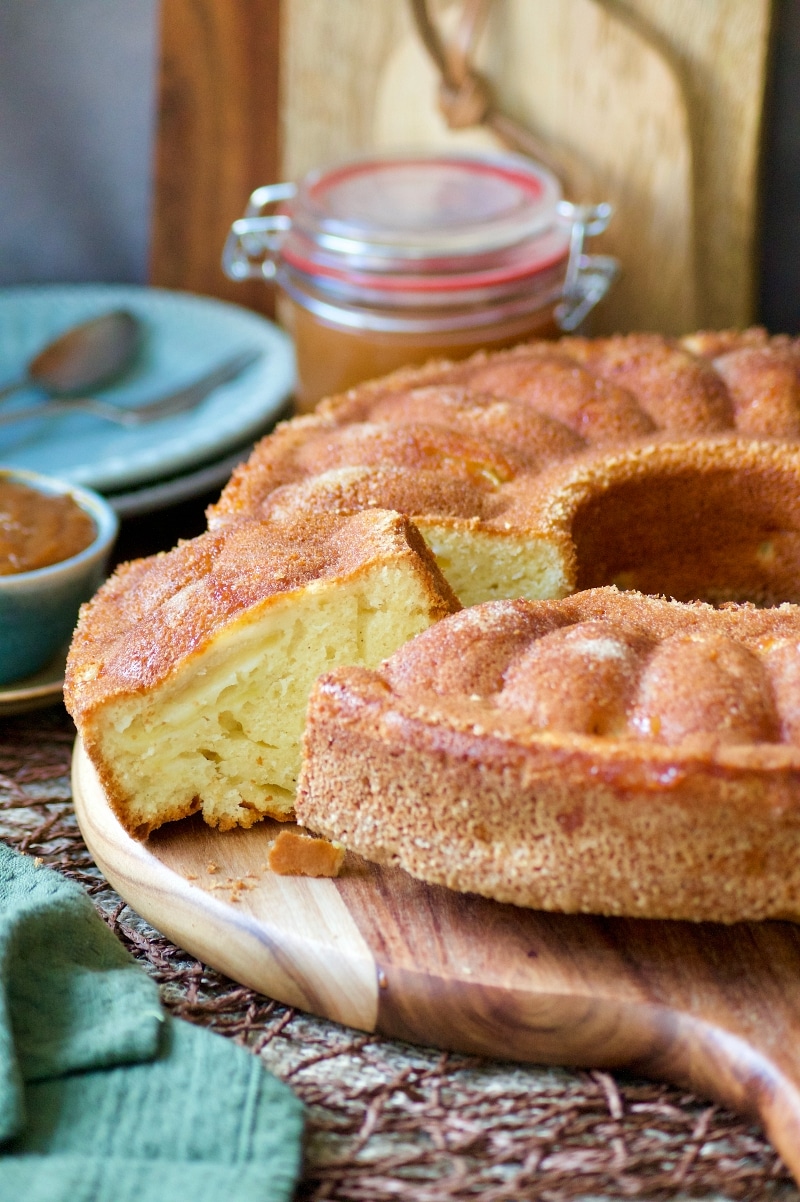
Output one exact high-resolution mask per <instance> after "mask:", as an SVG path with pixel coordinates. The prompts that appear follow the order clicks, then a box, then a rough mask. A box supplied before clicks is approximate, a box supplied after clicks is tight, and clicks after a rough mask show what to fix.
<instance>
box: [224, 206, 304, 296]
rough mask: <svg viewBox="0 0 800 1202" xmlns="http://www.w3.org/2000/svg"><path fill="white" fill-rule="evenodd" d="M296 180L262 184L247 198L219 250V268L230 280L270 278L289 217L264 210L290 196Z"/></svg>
mask: <svg viewBox="0 0 800 1202" xmlns="http://www.w3.org/2000/svg"><path fill="white" fill-rule="evenodd" d="M296 195H297V185H296V184H265V185H264V186H263V187H261V188H256V190H255V192H253V193H252V194H251V196H250V199H249V201H248V202H247V208H246V209H245V214H244V217H240V218H239V219H238V220H237V221H234V222H233V224H232V226H231V228H230V232H229V234H228V237H227V239H226V241H225V247H224V249H223V252H222V269H223V271H224V272H225V274H226V275H227V276H228V277H229V278H230V279H232V280H272V279H274V278H275V274H276V272H277V269H278V258H279V256H280V250H281V246H282V244H283V241H284V238H285V237H286V234H287V233H288V232H289V230H290V229H291V228H292V219H291V217H288V216H287V215H286V214H284V213H265V210H266V209H268V208H269V207H270V206H271V205H276V204H280V203H281V201H285V200H293V199H294V197H295V196H296Z"/></svg>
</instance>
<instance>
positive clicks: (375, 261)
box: [223, 154, 617, 411]
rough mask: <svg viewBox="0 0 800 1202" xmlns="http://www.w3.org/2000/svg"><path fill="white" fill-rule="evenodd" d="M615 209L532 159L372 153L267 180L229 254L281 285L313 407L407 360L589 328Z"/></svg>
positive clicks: (607, 275)
mask: <svg viewBox="0 0 800 1202" xmlns="http://www.w3.org/2000/svg"><path fill="white" fill-rule="evenodd" d="M268 210H271V211H268ZM610 213H611V210H610V208H609V206H608V205H597V206H579V205H573V204H568V203H567V202H565V201H564V200H563V199H562V196H561V189H560V186H559V184H558V181H557V180H556V179H555V177H554V176H553V175H551V173H550V172H548V171H546V170H545V169H544V168H543V167H541V166H539V165H538V164H536V163H534V162H532V161H531V160H529V159H525V158H523V157H521V156H518V155H485V154H436V155H419V156H416V157H414V156H412V157H408V156H404V157H391V156H380V157H371V158H365V159H361V160H357V161H355V162H350V163H344V164H341V165H339V166H336V167H332V168H327V169H324V170H319V171H315V172H312V173H311V174H310V175H308V176H307V177H306V178H305V179H304V180H303V181H302V183H300V184H299V185H297V186H295V185H294V184H276V185H268V186H266V187H263V188H259V189H257V190H256V191H255V192H254V193H253V195H252V196H251V198H250V203H249V205H248V209H247V212H246V214H245V216H244V217H243V218H241V219H240V220H238V221H236V222H234V224H233V226H232V227H231V233H230V236H229V238H228V241H227V244H226V247H225V252H224V256H223V264H224V267H225V270H226V272H227V274H228V275H229V276H231V277H232V278H233V279H250V278H253V277H260V278H263V279H265V280H272V281H274V282H275V283H276V284H277V285H278V288H279V298H278V312H279V315H280V317H281V320H282V322H283V324H284V325H286V326H287V327H288V329H289V330H290V332H291V333H292V335H293V337H294V340H295V346H296V352H297V374H298V382H297V403H298V408H299V409H300V410H301V411H308V410H310V409H312V408H313V407H314V406H315V405H316V403H317V401H319V400H320V399H321V398H322V397H323V396H330V395H332V394H334V393H337V392H341V391H343V390H344V389H347V388H349V387H351V386H352V385H353V384H357V383H359V382H360V381H362V380H366V379H370V378H372V377H375V376H381V375H385V374H386V373H387V372H389V371H392V370H393V369H394V368H398V367H403V366H406V365H411V364H421V363H425V362H427V361H428V360H429V359H442V358H448V359H459V358H465V357H466V356H467V355H470V354H472V353H473V352H474V351H476V350H478V349H479V348H481V347H487V348H490V349H495V348H499V347H503V346H512V345H514V344H515V343H518V342H523V341H525V340H526V339H529V338H539V337H541V338H546V337H554V336H556V335H557V334H558V333H559V332H560V331H562V330H575V329H577V328H578V327H579V325H580V324H581V322H582V321H583V319H584V318H585V316H586V315H587V314H588V312H589V311H590V309H592V308H593V307H594V305H595V304H596V303H597V302H598V301H599V300H600V299H601V297H602V296H603V295H604V294H605V292H606V291H607V290H608V288H609V286H610V284H611V283H612V281H613V279H614V277H615V275H616V272H617V265H616V262H615V260H613V259H610V258H608V257H606V256H598V255H587V254H585V253H584V250H583V243H584V238H585V237H586V236H587V235H591V234H595V233H599V232H600V231H601V230H602V229H604V228H605V226H606V224H607V222H608V220H609V217H610Z"/></svg>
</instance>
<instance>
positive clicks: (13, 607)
mask: <svg viewBox="0 0 800 1202" xmlns="http://www.w3.org/2000/svg"><path fill="white" fill-rule="evenodd" d="M0 480H8V481H11V482H13V483H17V484H23V485H26V486H27V487H28V488H33V489H36V490H37V491H38V492H41V493H46V494H49V495H51V496H53V495H56V496H58V495H61V496H68V497H71V498H72V500H73V501H74V502H75V503H76V505H79V506H80V507H81V509H83V510H84V512H85V513H87V514H88V515H89V517H90V518H91V519H92V521H93V522H94V525H95V530H96V535H95V538H94V541H93V542H92V543H90V544H89V546H88V547H86V549H85V550H84V551H81V552H80V553H79V554H78V555H73V556H71V557H70V558H69V559H63V560H61V562H60V563H54V564H51V565H50V567H47V568H37V569H36V571H34V572H17V573H15V574H13V575H10V576H0V685H5V684H8V683H9V682H11V681H16V680H21V679H22V678H23V677H26V676H29V675H30V674H31V673H33V672H37V671H38V670H39V668H41V667H43V666H44V664H46V663H47V662H48V661H49V660H51V659H52V658H53V656H54V655H55V654H56V652H57V651H58V650H59V648H60V647H63V646H64V644H65V643H66V642H67V641H68V640H69V638H70V636H71V634H72V632H73V630H74V629H75V623H76V621H77V619H78V610H79V609H80V606H81V604H82V603H83V602H84V601H88V599H89V598H90V597H91V596H92V594H93V593H94V592H96V590H97V588H98V587H99V585H100V584H101V583H102V581H103V580H104V579H105V575H106V569H107V565H108V557H109V555H110V553H111V548H112V547H113V545H114V540H115V538H116V537H117V531H118V529H119V522H118V520H117V515H116V514H115V513H114V510H113V509H112V508H111V506H110V505H109V504H108V503H107V502H106V501H104V500H103V498H102V497H101V496H100V495H99V493H95V492H92V491H91V490H90V489H87V488H78V487H76V486H75V485H74V484H68V483H67V482H65V481H63V480H56V479H53V477H51V476H41V475H39V474H38V473H37V472H26V471H16V470H12V469H0Z"/></svg>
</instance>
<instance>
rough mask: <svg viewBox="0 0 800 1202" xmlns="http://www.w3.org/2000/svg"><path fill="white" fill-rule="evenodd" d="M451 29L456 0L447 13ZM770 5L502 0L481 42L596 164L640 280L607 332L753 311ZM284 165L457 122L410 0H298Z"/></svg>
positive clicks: (596, 191)
mask: <svg viewBox="0 0 800 1202" xmlns="http://www.w3.org/2000/svg"><path fill="white" fill-rule="evenodd" d="M433 7H434V11H436V12H437V14H438V16H439V20H440V22H441V24H442V27H443V28H446V27H447V22H448V19H449V14H451V13H452V12H453V5H451V4H447V3H438V4H436V5H434V6H433ZM770 14H771V4H770V2H769V0H715V3H714V4H712V5H698V4H697V3H696V0H679V2H677V3H675V4H670V5H664V4H658V0H625V2H624V3H616V2H615V3H610V2H608V0H605V2H603V0H495V4H494V5H493V6H492V12H491V16H490V19H489V22H488V24H487V26H486V30H485V32H484V35H483V38H482V40H481V42H480V44H479V46H478V52H477V57H476V65H477V66H478V67H479V68H480V69H481V70H483V71H484V72H485V74H486V76H487V77H488V79H489V82H490V84H491V86H492V88H493V90H494V94H495V97H496V101H497V105H498V107H499V108H500V109H502V110H503V111H505V112H508V113H509V115H511V116H513V117H514V118H516V119H517V120H519V121H521V122H522V123H523V124H525V125H527V126H528V127H529V128H530V129H531V130H532V131H533V132H534V133H536V134H537V135H538V136H540V137H544V138H545V139H549V140H550V141H551V142H552V144H553V145H554V146H555V147H556V149H558V147H559V146H561V147H563V148H564V149H566V150H567V151H568V152H569V153H570V154H571V155H572V156H573V157H574V158H575V159H577V160H578V161H581V162H583V163H584V164H585V169H586V181H585V182H584V184H583V188H584V190H586V191H587V192H588V193H589V198H591V199H598V198H602V199H609V200H611V201H612V202H613V203H614V204H615V206H616V208H617V217H616V220H615V221H614V222H613V223H612V226H611V227H610V229H609V231H608V233H607V235H604V247H603V249H606V250H611V251H612V252H613V253H616V254H618V255H619V257H620V259H621V261H622V263H623V268H624V271H625V276H624V279H623V281H622V282H621V283H620V285H619V287H618V289H617V291H616V296H615V298H614V299H613V301H612V300H610V301H609V303H608V305H606V306H604V308H603V311H602V313H599V314H598V315H597V319H596V332H598V333H602V332H607V331H610V330H615V329H636V328H650V329H659V330H661V331H662V332H664V333H677V332H681V331H686V330H689V329H691V328H694V327H696V326H698V325H700V326H709V327H715V326H716V327H719V326H728V325H744V324H747V322H748V321H750V320H752V315H753V300H754V267H755V264H754V238H755V231H756V220H757V210H758V189H757V165H758V145H759V134H760V128H761V114H762V109H763V95H764V83H765V77H766V68H767V46H768V36H769V25H770ZM281 71H282V78H283V82H282V86H281V113H282V129H283V139H284V141H283V150H282V161H283V175H284V177H286V178H297V177H299V176H301V175H303V174H304V173H305V172H306V171H308V170H309V169H310V168H311V167H313V166H317V165H319V164H320V163H323V162H330V161H331V160H335V159H337V158H344V157H347V156H351V155H353V154H356V153H362V152H364V151H367V150H370V149H372V148H374V147H376V146H377V147H380V146H395V147H396V146H399V145H402V144H404V143H405V144H406V145H407V144H409V143H413V144H417V145H420V144H422V145H437V146H439V145H448V144H449V145H463V144H464V143H465V142H466V143H467V144H470V145H472V144H474V145H487V144H490V143H491V138H490V135H488V134H486V133H485V132H484V131H481V130H477V131H474V130H462V131H457V132H453V131H449V130H446V129H445V127H444V124H443V122H442V120H441V118H440V117H439V116H438V111H437V101H436V88H435V76H434V74H433V72H432V69H431V67H430V64H429V63H428V62H427V60H426V58H425V55H424V53H423V52H422V50H421V48H420V47H419V45H418V44H417V42H416V39H415V34H414V32H413V30H412V27H411V22H410V18H409V14H408V8H407V5H406V4H399V3H398V4H395V5H388V4H387V5H375V4H374V3H372V0H338V2H337V4H336V5H330V4H327V3H326V2H325V0H284V5H283V18H282V33H281Z"/></svg>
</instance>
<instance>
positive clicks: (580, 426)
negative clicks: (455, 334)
mask: <svg viewBox="0 0 800 1202" xmlns="http://www.w3.org/2000/svg"><path fill="white" fill-rule="evenodd" d="M799 434H800V340H792V339H788V338H781V337H779V338H769V337H768V336H767V335H766V334H765V333H764V332H763V331H760V330H749V331H745V332H744V333H741V334H736V333H732V332H729V333H718V334H697V335H693V336H692V337H691V338H689V339H684V341H683V343H680V342H677V341H675V340H671V339H667V338H663V337H660V336H658V335H654V334H632V335H627V336H625V337H616V338H606V339H597V340H595V341H590V340H587V339H580V338H564V339H562V340H561V341H560V342H557V343H534V344H530V345H527V346H522V347H517V348H515V349H514V350H512V351H503V352H495V353H494V354H490V355H488V354H485V353H481V354H479V355H476V356H474V357H473V358H472V359H470V360H468V361H467V362H465V363H460V364H453V363H445V364H432V365H430V366H429V367H425V368H415V369H412V370H407V371H403V372H397V373H395V374H394V375H392V376H389V377H387V378H386V379H384V380H378V381H374V382H372V383H370V384H367V385H362V386H360V387H358V388H355V389H353V390H351V391H350V392H349V393H347V394H345V395H343V396H341V397H336V398H332V399H331V400H328V401H325V402H323V403H322V405H321V406H320V408H319V410H318V412H317V414H315V415H314V416H312V417H306V418H299V419H295V420H294V421H291V422H289V423H286V424H284V425H283V426H281V427H279V428H278V430H277V431H276V432H275V433H274V434H273V435H271V436H270V437H268V438H266V439H264V440H263V441H262V442H261V443H260V444H259V446H258V447H257V448H256V450H255V452H254V454H253V455H252V456H251V458H250V460H249V461H248V463H247V464H246V465H244V466H243V467H241V468H239V469H237V471H236V472H234V475H233V477H232V479H231V482H230V484H229V485H228V486H227V488H226V489H225V490H224V492H223V494H222V497H221V498H220V500H219V502H218V503H217V504H216V505H215V506H213V507H212V509H211V511H210V512H209V524H210V526H211V528H212V529H213V528H219V527H220V526H222V525H224V524H225V522H227V521H230V520H236V519H238V518H239V517H240V516H242V515H243V514H247V515H262V516H263V515H280V516H282V517H284V518H287V519H290V518H291V515H292V514H294V513H306V512H309V511H312V512H337V513H352V512H355V511H358V510H361V509H364V508H368V507H370V506H375V505H377V506H380V507H383V508H390V509H397V510H399V511H400V512H403V513H406V514H407V515H408V516H409V517H411V518H412V520H413V521H414V523H415V525H416V526H417V527H418V529H419V530H420V532H421V533H422V535H423V537H424V538H425V540H426V542H427V543H428V545H429V546H430V548H431V550H432V551H433V553H434V555H435V556H436V558H437V561H438V563H439V566H440V567H441V569H442V571H443V573H444V575H445V576H446V578H447V579H448V581H449V582H450V584H451V586H452V588H453V590H454V592H455V593H456V594H457V596H458V597H459V599H460V600H461V602H462V604H464V605H472V604H475V603H477V602H479V601H484V600H492V599H494V598H498V597H518V596H525V597H531V598H536V597H542V598H547V597H556V596H564V595H566V594H567V593H568V592H570V591H571V590H572V589H573V588H574V587H575V580H574V564H573V567H572V568H570V567H569V564H568V562H567V560H565V558H564V544H563V541H562V540H560V538H559V536H558V533H556V537H555V541H554V538H553V531H552V530H551V528H550V526H549V525H548V523H547V522H545V523H544V524H543V523H542V508H541V497H542V491H541V487H540V477H541V476H542V473H548V472H549V471H550V470H551V469H552V468H553V466H554V465H556V464H559V463H577V462H580V461H582V460H583V459H584V458H587V457H588V458H591V459H592V460H593V461H594V462H597V461H598V460H599V458H601V457H602V455H603V454H606V453H613V452H617V451H618V450H619V449H620V448H621V447H624V446H628V447H637V446H642V445H651V444H654V443H655V444H657V443H658V442H660V441H664V440H669V441H676V440H682V441H683V440H686V439H687V437H691V438H692V440H695V439H700V440H702V441H705V440H707V439H710V438H721V437H722V438H724V437H727V438H733V437H737V436H738V437H741V436H742V435H745V436H747V437H748V438H749V437H755V436H757V437H765V438H775V439H781V440H785V439H795V438H797V437H798V435H799ZM571 572H572V573H573V575H571V574H570V573H571ZM662 587H665V586H663V585H662Z"/></svg>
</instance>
